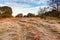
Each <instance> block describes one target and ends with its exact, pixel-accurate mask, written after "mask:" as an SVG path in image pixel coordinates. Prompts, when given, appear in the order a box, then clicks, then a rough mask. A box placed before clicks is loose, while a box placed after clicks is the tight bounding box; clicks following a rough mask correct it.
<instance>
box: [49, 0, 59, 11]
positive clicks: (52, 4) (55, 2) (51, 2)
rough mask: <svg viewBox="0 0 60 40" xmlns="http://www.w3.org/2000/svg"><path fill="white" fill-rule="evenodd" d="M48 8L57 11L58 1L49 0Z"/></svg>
mask: <svg viewBox="0 0 60 40" xmlns="http://www.w3.org/2000/svg"><path fill="white" fill-rule="evenodd" d="M49 6H50V7H52V8H53V9H54V10H56V11H59V6H60V0H49Z"/></svg>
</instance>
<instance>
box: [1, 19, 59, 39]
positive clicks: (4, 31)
mask: <svg viewBox="0 0 60 40" xmlns="http://www.w3.org/2000/svg"><path fill="white" fill-rule="evenodd" d="M0 40H60V24H59V23H58V21H55V20H44V19H40V18H10V19H9V18H6V19H1V20H0Z"/></svg>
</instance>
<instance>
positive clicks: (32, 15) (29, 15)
mask: <svg viewBox="0 0 60 40" xmlns="http://www.w3.org/2000/svg"><path fill="white" fill-rule="evenodd" d="M27 17H35V14H32V13H28V14H27Z"/></svg>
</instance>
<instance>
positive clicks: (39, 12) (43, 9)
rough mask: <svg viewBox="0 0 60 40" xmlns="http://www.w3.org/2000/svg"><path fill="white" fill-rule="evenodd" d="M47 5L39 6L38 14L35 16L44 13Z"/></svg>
mask: <svg viewBox="0 0 60 40" xmlns="http://www.w3.org/2000/svg"><path fill="white" fill-rule="evenodd" d="M48 8H49V7H44V8H39V11H38V15H36V16H38V17H39V16H41V14H44V13H45V12H46V11H47V9H48Z"/></svg>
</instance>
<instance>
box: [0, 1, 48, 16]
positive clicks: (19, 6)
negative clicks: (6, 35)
mask: <svg viewBox="0 0 60 40" xmlns="http://www.w3.org/2000/svg"><path fill="white" fill-rule="evenodd" d="M47 1H48V0H0V6H10V7H11V8H12V9H13V15H14V16H15V15H17V14H18V13H23V14H24V15H26V14H27V13H29V12H31V13H35V14H37V12H38V9H39V7H40V6H41V7H44V6H47Z"/></svg>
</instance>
